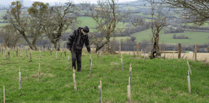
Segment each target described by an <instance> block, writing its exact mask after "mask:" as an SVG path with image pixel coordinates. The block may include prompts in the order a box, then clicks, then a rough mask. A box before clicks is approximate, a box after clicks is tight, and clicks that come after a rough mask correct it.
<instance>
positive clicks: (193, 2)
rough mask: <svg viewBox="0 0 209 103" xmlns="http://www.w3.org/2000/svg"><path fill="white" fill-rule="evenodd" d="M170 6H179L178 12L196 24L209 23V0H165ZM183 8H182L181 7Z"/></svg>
mask: <svg viewBox="0 0 209 103" xmlns="http://www.w3.org/2000/svg"><path fill="white" fill-rule="evenodd" d="M163 1H164V3H166V4H169V5H168V6H169V7H172V8H178V11H177V13H180V14H181V16H182V17H184V18H185V19H187V20H191V22H193V23H194V24H197V25H202V24H204V23H209V22H208V19H209V14H208V11H209V1H208V0H163ZM179 8H181V9H179Z"/></svg>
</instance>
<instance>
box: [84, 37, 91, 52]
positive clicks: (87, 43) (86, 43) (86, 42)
mask: <svg viewBox="0 0 209 103" xmlns="http://www.w3.org/2000/svg"><path fill="white" fill-rule="evenodd" d="M85 45H86V48H87V50H88V52H89V53H91V48H90V46H89V37H88V35H87V37H86V40H85Z"/></svg>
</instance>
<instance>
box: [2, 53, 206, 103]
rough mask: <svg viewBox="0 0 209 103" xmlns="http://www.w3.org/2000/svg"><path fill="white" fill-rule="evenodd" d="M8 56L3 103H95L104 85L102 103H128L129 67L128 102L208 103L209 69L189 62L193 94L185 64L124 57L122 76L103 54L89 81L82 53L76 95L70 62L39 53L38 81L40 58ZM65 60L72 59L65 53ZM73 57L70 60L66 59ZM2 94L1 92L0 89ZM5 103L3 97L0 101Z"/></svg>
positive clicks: (95, 62)
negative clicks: (130, 71)
mask: <svg viewBox="0 0 209 103" xmlns="http://www.w3.org/2000/svg"><path fill="white" fill-rule="evenodd" d="M15 53H16V52H15V51H12V53H11V61H7V60H6V57H5V56H4V57H2V55H0V67H1V69H0V75H1V81H0V84H1V86H3V85H4V86H5V89H6V91H5V93H6V103H7V102H10V103H15V102H30V103H35V102H39V101H41V102H61V101H62V102H72V103H75V102H79V103H80V102H84V101H85V102H90V103H98V100H99V95H98V85H99V81H100V80H101V81H102V100H103V102H108V103H113V102H119V103H127V102H128V99H127V85H128V77H129V66H130V63H131V65H132V77H131V101H132V102H133V103H140V102H175V103H179V102H209V100H208V97H209V82H208V81H209V75H208V73H209V71H208V68H209V65H204V64H202V63H200V62H194V61H189V63H190V65H192V67H194V68H195V69H193V68H191V69H192V74H193V75H191V94H189V93H188V84H187V75H188V73H187V72H188V66H187V64H186V60H183V59H175V60H172V59H166V60H163V59H152V60H150V59H146V60H145V62H143V59H142V57H138V58H133V57H132V56H130V55H123V65H124V70H121V64H120V62H121V61H120V55H115V56H114V57H113V55H106V54H102V56H101V57H102V59H101V62H99V58H97V56H96V54H92V56H91V57H92V61H93V69H92V77H89V70H90V67H89V57H90V55H89V54H88V53H86V52H83V56H82V71H81V72H80V73H77V72H76V84H77V92H76V93H75V92H74V86H73V76H72V74H73V72H72V68H71V66H70V67H69V64H68V60H67V58H68V57H64V54H63V55H62V58H61V54H60V52H58V53H57V56H58V60H57V61H55V52H54V51H53V53H52V55H50V52H49V51H47V52H41V55H42V57H41V72H40V81H38V76H37V74H38V64H39V58H38V56H39V52H38V51H36V52H35V51H33V52H32V59H33V60H32V61H29V58H30V57H26V56H25V51H23V57H20V56H18V57H16V54H15ZM67 56H70V53H69V52H67ZM70 57H71V56H70ZM19 67H20V71H21V80H22V81H21V83H22V89H21V90H19V87H18V86H19V85H18V72H19ZM0 91H2V88H0ZM0 102H3V96H2V95H1V96H0Z"/></svg>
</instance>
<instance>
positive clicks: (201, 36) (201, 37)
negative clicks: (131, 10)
mask: <svg viewBox="0 0 209 103" xmlns="http://www.w3.org/2000/svg"><path fill="white" fill-rule="evenodd" d="M175 34H176V35H177V36H179V35H185V36H188V37H189V38H190V39H172V37H173V33H171V34H164V30H162V31H161V32H160V40H159V41H160V43H162V42H163V43H168V44H176V43H182V44H196V43H197V44H204V43H208V42H209V39H208V33H203V32H184V33H175ZM150 35H151V29H148V30H145V31H142V32H138V33H134V34H132V36H135V37H136V41H139V42H141V41H142V40H150V38H151V37H150Z"/></svg>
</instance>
